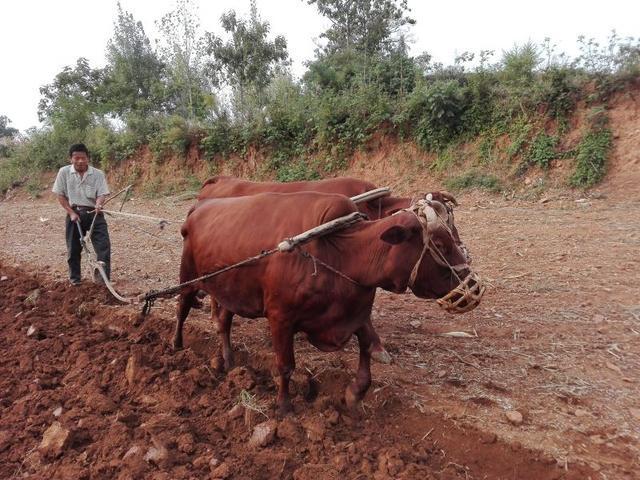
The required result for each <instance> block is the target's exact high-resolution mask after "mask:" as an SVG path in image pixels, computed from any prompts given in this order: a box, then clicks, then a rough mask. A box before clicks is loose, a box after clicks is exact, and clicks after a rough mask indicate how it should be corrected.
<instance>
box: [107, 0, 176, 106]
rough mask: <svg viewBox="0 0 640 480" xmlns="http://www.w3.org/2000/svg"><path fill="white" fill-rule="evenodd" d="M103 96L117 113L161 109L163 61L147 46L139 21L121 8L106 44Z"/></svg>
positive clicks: (146, 38) (146, 39)
mask: <svg viewBox="0 0 640 480" xmlns="http://www.w3.org/2000/svg"><path fill="white" fill-rule="evenodd" d="M107 62H108V63H107V72H106V79H105V85H104V92H103V95H104V98H105V100H106V101H107V102H108V103H109V104H110V107H111V108H112V109H113V112H114V113H116V114H117V115H119V116H126V115H127V114H130V113H135V114H139V115H143V116H144V115H147V114H149V113H151V112H158V111H162V109H163V101H164V85H163V82H162V80H163V78H162V77H163V74H164V65H163V64H162V62H161V61H160V59H159V58H158V56H157V55H156V52H155V51H154V50H153V48H152V47H151V42H150V41H149V38H148V37H147V35H146V33H145V31H144V27H143V26H142V23H141V22H139V21H136V20H135V19H134V18H133V15H132V14H131V13H129V12H126V11H124V10H123V9H122V7H121V5H120V3H118V16H117V19H116V21H115V22H114V32H113V37H112V38H111V39H110V40H109V43H108V45H107Z"/></svg>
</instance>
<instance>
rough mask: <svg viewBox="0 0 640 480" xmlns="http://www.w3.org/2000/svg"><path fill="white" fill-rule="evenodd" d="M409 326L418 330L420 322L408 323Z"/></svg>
mask: <svg viewBox="0 0 640 480" xmlns="http://www.w3.org/2000/svg"><path fill="white" fill-rule="evenodd" d="M409 325H411V326H412V327H413V328H420V326H421V325H422V322H421V321H420V320H413V321H411V322H409Z"/></svg>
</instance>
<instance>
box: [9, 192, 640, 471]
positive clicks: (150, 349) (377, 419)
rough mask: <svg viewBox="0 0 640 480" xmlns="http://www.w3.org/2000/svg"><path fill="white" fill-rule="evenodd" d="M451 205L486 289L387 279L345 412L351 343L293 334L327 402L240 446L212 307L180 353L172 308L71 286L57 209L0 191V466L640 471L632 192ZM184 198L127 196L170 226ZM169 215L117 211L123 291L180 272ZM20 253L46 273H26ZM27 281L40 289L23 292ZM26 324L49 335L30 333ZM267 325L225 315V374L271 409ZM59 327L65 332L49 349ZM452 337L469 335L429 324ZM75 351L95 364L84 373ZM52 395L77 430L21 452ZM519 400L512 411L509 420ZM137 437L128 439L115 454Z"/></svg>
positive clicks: (639, 241)
mask: <svg viewBox="0 0 640 480" xmlns="http://www.w3.org/2000/svg"><path fill="white" fill-rule="evenodd" d="M462 203H463V205H462V207H461V208H460V209H459V211H458V212H457V214H456V223H457V224H458V226H459V230H460V233H461V236H462V238H463V239H464V241H465V243H466V244H467V245H468V246H469V248H470V249H471V253H472V255H473V257H474V265H475V267H476V268H477V270H478V271H479V272H480V273H481V274H482V275H483V276H484V277H485V278H486V279H487V280H488V281H489V283H490V289H489V291H488V293H487V295H486V297H485V300H484V303H483V304H482V305H481V307H479V308H478V309H476V310H475V311H473V312H470V313H469V314H465V315H462V316H451V315H447V314H444V313H442V312H441V311H440V310H439V309H438V308H437V307H436V306H435V305H433V304H431V303H427V302H424V301H422V300H419V299H417V298H415V297H413V296H410V295H392V294H388V293H386V292H380V293H379V295H378V297H377V300H376V304H375V307H374V325H375V326H376V328H377V330H378V332H379V334H380V336H381V337H382V338H383V341H384V343H385V345H386V347H387V349H388V350H389V351H390V352H391V353H392V355H393V356H394V360H395V361H394V363H393V364H392V365H390V366H385V365H375V366H374V368H373V378H374V384H373V386H372V389H371V391H370V392H369V394H368V395H367V397H366V399H365V402H364V406H363V409H362V411H360V412H358V413H357V414H355V415H354V414H351V413H349V412H345V411H343V410H342V407H341V404H340V402H339V399H340V396H341V394H342V391H343V389H344V387H345V386H346V384H347V382H348V381H349V379H350V378H351V376H352V374H353V372H354V369H355V366H356V364H357V348H356V345H355V343H353V344H350V345H349V347H348V348H347V349H346V350H345V351H344V352H341V353H338V354H323V353H320V352H318V351H316V350H314V349H313V348H312V347H310V346H309V345H308V344H307V343H306V341H304V340H303V339H300V340H299V341H298V342H297V345H296V351H297V358H298V367H299V368H298V371H299V372H303V371H305V369H309V371H311V372H312V373H313V375H315V376H316V378H317V380H319V382H320V383H319V385H320V397H319V398H318V400H316V401H315V402H314V403H313V404H306V403H305V401H304V400H303V399H302V398H301V397H297V398H296V400H295V401H294V403H295V410H296V415H295V417H294V418H293V419H288V420H285V421H284V422H281V423H279V424H278V425H277V431H278V434H277V437H276V439H275V440H274V441H273V442H272V443H270V444H269V446H268V447H266V448H264V449H260V448H258V449H256V448H253V447H249V446H247V445H246V441H247V439H248V438H249V437H250V435H251V428H250V427H251V426H253V423H255V422H256V420H255V419H253V420H252V419H251V418H249V419H248V421H249V424H250V425H249V426H245V425H244V423H243V421H242V420H241V419H240V420H229V422H226V423H227V424H225V425H219V423H220V422H221V420H220V419H221V418H227V416H226V411H227V410H229V409H230V408H231V407H232V406H233V404H234V402H236V401H237V400H238V395H239V394H240V392H241V391H242V389H243V388H245V387H248V386H249V385H248V384H245V383H243V382H245V380H246V379H245V380H242V379H241V380H240V381H236V383H234V381H233V380H230V379H228V378H227V379H225V378H219V377H217V376H212V375H210V373H209V371H208V370H207V368H208V367H207V365H208V361H207V359H208V358H209V357H210V356H211V354H212V353H213V352H214V351H215V349H216V345H217V342H216V340H215V334H214V330H213V328H212V327H211V325H210V323H209V320H208V316H207V314H206V313H205V312H198V313H197V314H196V315H193V316H192V317H190V319H189V321H188V325H189V336H188V337H187V339H186V342H185V343H186V345H187V347H190V348H188V349H187V350H186V351H185V352H182V353H179V354H177V355H176V354H173V353H172V352H171V351H170V349H169V347H168V342H169V341H170V336H171V333H170V330H171V328H172V323H173V315H174V313H173V308H174V307H173V304H172V302H168V301H165V302H160V303H159V304H158V306H157V307H156V308H155V309H154V312H153V315H152V317H151V318H152V319H151V320H150V321H149V322H145V323H144V324H142V325H137V324H136V322H135V318H136V311H135V310H134V309H132V308H129V307H118V306H115V305H108V306H101V305H103V300H104V298H105V294H104V292H102V291H101V290H100V289H99V288H98V287H95V286H92V285H90V284H88V285H85V286H83V287H81V289H80V290H72V289H71V288H70V287H67V285H66V271H65V251H64V240H63V231H62V225H61V224H62V220H63V217H62V215H61V210H60V208H59V207H57V206H55V205H54V204H53V202H51V201H27V200H10V201H5V202H2V203H0V245H2V247H1V248H0V264H1V267H0V270H1V272H0V274H2V275H6V276H8V277H9V279H8V280H5V283H4V284H0V286H1V290H2V297H0V298H1V299H2V301H3V308H4V310H3V312H2V328H3V332H5V333H6V335H5V334H3V340H2V342H3V343H2V351H3V354H2V356H1V357H0V358H1V359H2V364H1V365H0V368H1V369H2V373H3V377H5V380H4V381H3V384H2V397H3V398H4V400H3V403H2V407H3V418H2V419H1V420H0V465H4V466H3V467H0V468H2V471H0V476H1V477H3V478H4V477H6V476H10V475H12V474H14V473H16V471H18V470H19V471H20V474H22V472H26V473H31V474H33V475H34V476H35V477H39V476H48V477H51V476H52V475H53V474H55V475H58V476H62V477H64V476H65V475H66V476H67V478H68V475H70V472H74V474H75V473H77V472H80V473H79V474H78V475H80V474H83V475H89V476H94V477H95V476H105V477H118V476H120V478H129V477H127V475H130V476H131V475H133V476H136V475H140V476H149V477H153V478H162V475H161V474H162V473H165V474H166V475H167V476H166V477H164V478H190V477H192V478H199V477H200V476H202V475H203V473H202V472H208V471H209V469H210V468H211V469H213V470H215V469H216V468H218V466H213V467H210V466H209V465H208V462H209V460H210V459H211V458H212V457H215V458H216V459H217V461H218V462H220V463H221V464H223V465H225V466H226V468H228V469H229V475H230V476H229V478H276V477H277V476H282V477H284V478H298V479H303V478H311V477H312V476H313V477H315V478H337V477H338V476H342V477H345V478H439V479H440V478H476V479H477V478H531V479H534V478H535V479H541V478H593V479H595V478H602V479H614V478H615V479H625V478H640V476H639V474H638V473H637V472H638V469H639V467H640V460H639V454H640V447H639V446H640V396H639V395H638V392H639V391H640V387H639V382H640V300H638V285H639V284H640V273H639V272H640V265H639V263H640V262H639V260H638V252H639V251H640V203H639V202H637V201H633V202H627V203H624V202H616V203H614V202H609V201H608V200H607V199H602V200H589V201H587V202H580V203H578V202H575V201H574V200H573V199H555V200H552V201H550V202H548V203H545V204H530V203H526V204H525V203H517V202H507V201H503V200H501V199H496V198H484V197H473V196H469V197H466V198H462ZM188 206H189V204H188V203H185V202H182V203H180V202H172V201H170V200H164V201H158V202H150V201H141V200H138V201H133V202H131V203H130V204H128V206H127V207H126V209H127V210H129V211H134V212H136V213H148V214H151V215H159V216H166V217H167V218H169V219H176V220H179V219H181V218H183V216H184V213H185V212H186V210H187V209H188ZM178 227H179V225H178V223H175V224H171V225H169V227H168V228H167V229H165V230H164V231H162V232H160V233H158V231H157V229H155V226H154V225H150V224H136V225H135V228H138V229H140V228H144V229H145V230H147V231H152V232H154V233H155V234H158V235H159V236H158V238H156V237H150V236H149V235H147V234H145V233H144V232H142V231H140V230H133V229H132V228H133V227H132V226H130V225H128V224H125V223H124V222H121V221H115V220H112V221H111V222H110V229H111V233H112V242H113V255H114V263H113V269H114V275H113V276H114V279H115V281H116V286H117V288H118V289H120V290H121V291H123V292H126V293H130V294H133V293H139V292H142V291H146V290H148V289H150V288H159V287H161V286H165V285H170V284H172V283H173V282H174V281H175V280H176V277H177V265H178V261H179V251H180V242H179V236H178V234H177V231H178ZM15 266H19V267H21V268H23V269H26V270H27V271H29V272H34V271H37V272H39V274H38V275H37V279H36V280H33V279H32V280H28V279H27V278H26V277H25V276H24V274H23V273H21V272H19V271H16V270H14V267H15ZM5 285H7V287H5ZM38 285H40V289H41V291H42V293H43V295H42V300H41V303H37V304H36V306H35V307H33V306H25V304H24V300H25V298H26V296H27V295H28V294H29V293H30V291H32V290H33V289H34V288H36V287H37V286H38ZM9 286H10V287H9ZM6 292H9V293H6ZM83 298H84V299H85V303H86V304H87V305H86V307H83V309H81V310H82V311H81V312H78V309H79V308H80V306H81V304H83V302H82V300H83ZM20 312H23V313H22V314H20ZM83 312H84V313H83ZM16 315H18V317H17V318H14V317H15V316H16ZM52 319H53V320H54V321H53V322H52ZM31 325H36V328H37V329H39V330H38V331H40V332H42V335H43V337H42V338H40V339H38V338H33V335H32V336H31V337H27V336H26V332H27V329H28V328H29V327H30V326H31ZM265 328H266V327H265V324H264V322H263V321H259V320H258V321H241V320H237V321H236V323H235V326H234V341H235V345H236V348H238V350H239V351H240V355H239V356H240V359H241V361H240V362H239V363H240V364H241V365H243V366H244V367H245V369H246V371H244V373H243V372H242V371H241V372H239V373H238V372H236V374H235V375H240V376H244V375H249V376H250V377H252V381H251V382H249V384H253V385H251V388H245V390H247V391H249V392H251V394H253V395H255V401H257V402H259V403H261V404H263V405H265V406H266V408H267V411H266V412H265V413H266V414H267V415H268V416H269V417H270V418H273V415H272V405H273V401H274V395H273V392H274V386H273V382H272V380H271V375H270V370H269V364H270V361H271V360H270V359H271V355H270V347H269V345H268V338H267V335H266V332H265ZM59 331H60V333H64V335H65V336H66V337H67V340H66V341H65V339H64V338H63V340H62V346H60V342H58V341H57V337H58V335H59V333H57V332H59ZM85 331H88V332H90V334H87V335H88V336H87V337H86V339H85V340H83V338H85V337H84V333H83V332H85ZM449 331H466V332H476V333H477V335H478V336H477V337H475V338H451V337H442V336H439V335H438V334H440V333H443V332H449ZM105 332H107V333H105ZM108 332H112V333H108ZM36 337H37V335H36ZM56 342H57V343H56ZM76 343H78V345H76ZM56 345H58V346H56ZM73 345H76V347H73ZM56 349H57V350H56ZM58 350H59V352H58ZM52 352H53V353H52ZM56 352H57V353H56ZM78 352H85V354H84V355H82V354H80V353H78ZM136 352H138V353H136ZM34 355H35V357H34ZM136 355H138V356H137V357H136ZM85 356H87V357H88V358H89V359H90V361H91V367H90V368H84V369H83V367H82V366H80V367H79V366H78V363H82V362H81V361H80V360H79V359H80V358H81V357H82V358H85ZM28 358H31V360H28ZM130 358H134V359H135V358H138V359H139V363H140V364H141V365H144V367H143V368H142V367H141V368H142V370H143V373H141V374H140V377H139V379H138V380H136V381H135V382H133V383H130V382H128V381H127V379H126V376H125V370H126V367H127V364H128V362H129V361H130V360H128V359H130ZM133 363H135V361H134V362H133ZM47 369H50V370H51V371H47ZM74 372H75V373H74ZM9 377H10V378H11V380H7V378H9ZM16 377H17V378H20V379H21V380H20V381H18V380H16ZM34 377H35V378H39V379H40V383H37V384H34V383H33V379H34ZM42 378H45V379H51V378H53V379H54V380H52V381H51V382H49V383H47V382H46V381H45V383H44V384H43V383H42ZM43 385H49V386H48V387H47V386H43ZM80 386H82V388H80ZM94 387H95V388H94ZM98 394H99V395H98ZM100 395H102V396H103V397H106V398H107V400H108V401H106V400H104V399H103V398H102V397H100ZM93 396H97V398H98V400H95V398H93ZM149 396H152V397H154V402H155V403H154V402H151V400H149V398H146V397H149ZM145 398H146V400H145ZM147 401H148V402H151V403H145V402H147ZM101 402H102V403H105V402H106V404H107V406H108V408H106V409H105V406H104V405H102V404H101ZM109 402H111V403H109ZM57 405H63V412H64V413H63V414H62V416H61V417H60V418H59V419H58V421H60V423H61V424H62V426H64V427H66V428H69V429H70V431H71V433H72V434H73V435H72V436H73V437H74V438H76V437H77V438H80V439H81V440H77V438H76V440H77V441H74V442H71V443H70V444H69V445H68V446H66V450H64V452H62V454H61V456H60V457H59V458H58V459H57V460H52V459H51V458H50V456H51V454H50V452H49V453H47V455H49V456H47V455H44V454H42V453H38V452H40V451H39V450H38V449H34V447H37V446H38V444H39V442H40V440H41V438H42V434H43V432H44V431H45V430H46V429H47V428H48V427H49V425H51V423H52V422H53V421H55V420H56V419H55V418H54V417H53V416H52V413H51V412H52V411H53V410H54V409H55V408H56V406H57ZM96 405H97V406H96ZM102 410H104V411H102ZM513 410H515V411H517V412H519V413H521V414H522V417H523V421H522V423H521V424H518V425H514V424H513V423H511V422H510V421H509V420H508V419H507V417H506V413H507V412H509V411H513ZM334 412H335V413H334ZM163 415H165V416H163ZM129 417H131V418H132V419H133V420H131V421H130V422H129V421H123V420H121V419H122V418H129ZM83 420H85V423H86V425H85V426H84V427H82V426H78V425H79V424H81V423H83V422H82V421H83ZM257 421H262V419H258V420H257ZM91 422H93V423H91ZM123 422H124V423H123ZM149 422H151V424H150V423H149ZM153 422H160V424H162V422H168V423H169V425H164V426H163V427H162V428H160V427H158V428H157V430H158V431H160V430H161V431H166V432H172V433H175V434H176V437H175V438H173V439H170V438H167V435H166V434H160V433H157V432H156V431H154V427H153V425H155V424H154V423H153ZM223 423H224V422H223ZM516 423H517V422H516ZM149 425H151V426H149ZM17 431H19V432H21V433H20V434H19V435H16V433H15V432H17ZM5 432H8V433H5ZM83 432H84V433H83ZM108 432H112V434H108ZM113 432H115V433H113ZM3 435H4V437H3ZM83 435H84V437H83ZM111 436H112V437H113V438H112V439H111V440H110V439H109V437H111ZM11 437H13V438H17V439H19V442H13V441H12V438H11ZM7 438H8V439H7ZM83 439H84V440H83ZM116 439H117V440H116ZM176 439H177V440H176ZM180 439H182V440H180ZM185 445H187V446H185ZM135 446H137V447H138V448H139V449H140V452H141V453H140V454H138V453H136V452H138V451H137V450H136V452H134V453H130V455H129V456H128V457H127V461H126V462H125V461H123V460H122V458H123V456H125V453H126V452H128V451H129V450H130V449H131V448H133V447H135ZM151 447H154V448H156V450H160V451H161V452H162V448H165V449H166V450H167V451H168V452H170V460H166V459H160V460H158V461H157V462H156V461H154V460H153V459H149V458H147V460H146V461H145V460H144V459H143V455H144V454H148V452H149V449H150V448H151ZM29 451H31V453H30V455H29V456H28V457H25V454H26V452H29ZM34 452H36V453H37V455H36V453H34ZM36 457H37V458H36ZM81 457H82V458H81ZM25 458H28V461H24V463H22V466H21V467H20V465H21V462H23V460H24V459H25ZM214 463H216V462H214ZM74 469H75V470H74ZM198 472H199V473H198ZM222 473H224V472H222ZM218 474H220V472H218ZM80 476H81V475H80ZM219 476H222V475H219Z"/></svg>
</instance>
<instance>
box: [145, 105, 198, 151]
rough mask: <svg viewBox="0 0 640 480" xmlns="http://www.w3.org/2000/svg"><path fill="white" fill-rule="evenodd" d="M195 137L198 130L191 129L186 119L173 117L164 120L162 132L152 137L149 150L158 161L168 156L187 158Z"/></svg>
mask: <svg viewBox="0 0 640 480" xmlns="http://www.w3.org/2000/svg"><path fill="white" fill-rule="evenodd" d="M195 136H197V129H196V128H190V126H189V125H188V123H187V121H186V120H185V119H184V118H182V117H180V116H178V115H171V116H170V117H168V118H166V119H164V120H163V122H162V125H161V128H160V130H159V131H158V132H157V133H156V135H154V136H153V137H151V140H150V141H149V148H150V149H151V152H152V153H153V155H154V157H155V159H156V160H158V161H162V160H163V159H164V158H165V157H167V156H168V155H176V156H185V155H186V153H187V150H188V149H189V146H190V145H191V143H192V142H193V141H194V137H195Z"/></svg>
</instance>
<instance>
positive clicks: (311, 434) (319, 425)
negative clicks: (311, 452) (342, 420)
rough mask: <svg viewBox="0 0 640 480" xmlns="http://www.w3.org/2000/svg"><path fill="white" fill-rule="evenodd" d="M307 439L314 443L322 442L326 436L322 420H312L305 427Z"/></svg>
mask: <svg viewBox="0 0 640 480" xmlns="http://www.w3.org/2000/svg"><path fill="white" fill-rule="evenodd" d="M304 428H305V430H306V432H307V438H308V439H309V440H311V441H312V442H321V441H322V440H323V439H324V436H325V431H326V428H325V424H324V422H323V421H322V420H321V419H320V418H311V419H310V420H309V421H307V422H306V423H305V425H304Z"/></svg>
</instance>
